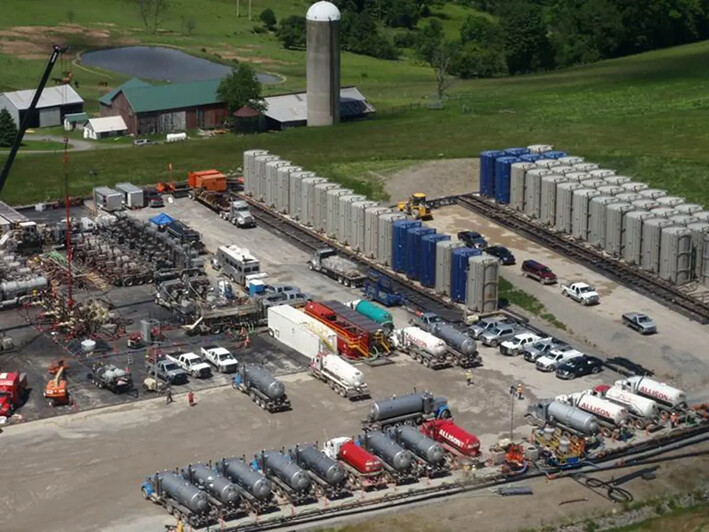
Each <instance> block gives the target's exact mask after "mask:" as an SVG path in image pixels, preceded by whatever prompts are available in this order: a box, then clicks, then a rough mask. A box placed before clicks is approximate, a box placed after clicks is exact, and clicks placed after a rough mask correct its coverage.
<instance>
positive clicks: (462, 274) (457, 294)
mask: <svg viewBox="0 0 709 532" xmlns="http://www.w3.org/2000/svg"><path fill="white" fill-rule="evenodd" d="M475 255H482V251H480V250H479V249H473V248H457V249H454V250H453V255H452V257H451V299H452V300H453V301H455V302H457V303H465V291H466V288H467V284H468V259H469V258H470V257H473V256H475Z"/></svg>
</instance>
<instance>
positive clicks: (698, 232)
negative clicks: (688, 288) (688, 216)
mask: <svg viewBox="0 0 709 532" xmlns="http://www.w3.org/2000/svg"><path fill="white" fill-rule="evenodd" d="M687 229H689V230H690V231H691V233H692V278H693V279H698V280H699V281H700V282H702V258H703V257H704V254H705V249H704V246H705V244H706V238H707V235H709V222H694V223H691V224H689V225H688V226H687Z"/></svg>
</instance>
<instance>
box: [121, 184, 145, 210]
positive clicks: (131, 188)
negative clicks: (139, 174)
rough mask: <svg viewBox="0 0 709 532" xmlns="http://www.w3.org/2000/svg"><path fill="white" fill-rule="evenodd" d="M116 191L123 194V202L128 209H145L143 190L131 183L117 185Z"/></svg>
mask: <svg viewBox="0 0 709 532" xmlns="http://www.w3.org/2000/svg"><path fill="white" fill-rule="evenodd" d="M116 190H117V191H118V192H120V193H122V194H123V202H124V203H125V205H126V207H128V208H129V209H140V208H142V207H145V196H144V193H143V189H142V188H140V187H136V186H135V185H133V184H131V183H117V184H116Z"/></svg>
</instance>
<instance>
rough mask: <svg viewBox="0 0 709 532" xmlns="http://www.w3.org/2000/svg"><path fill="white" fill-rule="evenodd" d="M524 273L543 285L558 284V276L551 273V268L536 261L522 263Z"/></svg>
mask: <svg viewBox="0 0 709 532" xmlns="http://www.w3.org/2000/svg"><path fill="white" fill-rule="evenodd" d="M522 273H524V275H526V276H527V277H531V278H532V279H536V280H537V281H539V282H540V283H542V284H554V283H555V282H556V274H555V273H554V272H553V271H551V268H549V266H544V264H542V263H541V262H537V261H536V260H525V261H524V262H523V263H522Z"/></svg>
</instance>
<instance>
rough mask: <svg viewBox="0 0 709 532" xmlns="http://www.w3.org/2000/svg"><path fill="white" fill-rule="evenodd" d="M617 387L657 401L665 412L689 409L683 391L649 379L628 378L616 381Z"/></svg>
mask: <svg viewBox="0 0 709 532" xmlns="http://www.w3.org/2000/svg"><path fill="white" fill-rule="evenodd" d="M615 386H617V387H619V388H622V389H623V390H627V391H629V392H631V393H636V394H638V395H642V396H643V397H647V398H649V399H652V400H653V401H657V403H658V405H659V407H660V408H662V409H663V410H682V409H684V408H686V407H687V396H686V395H685V393H684V392H683V391H682V390H680V389H678V388H674V387H672V386H670V385H668V384H665V383H664V382H658V381H656V380H653V379H649V378H648V377H628V378H626V379H621V380H619V381H615Z"/></svg>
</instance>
